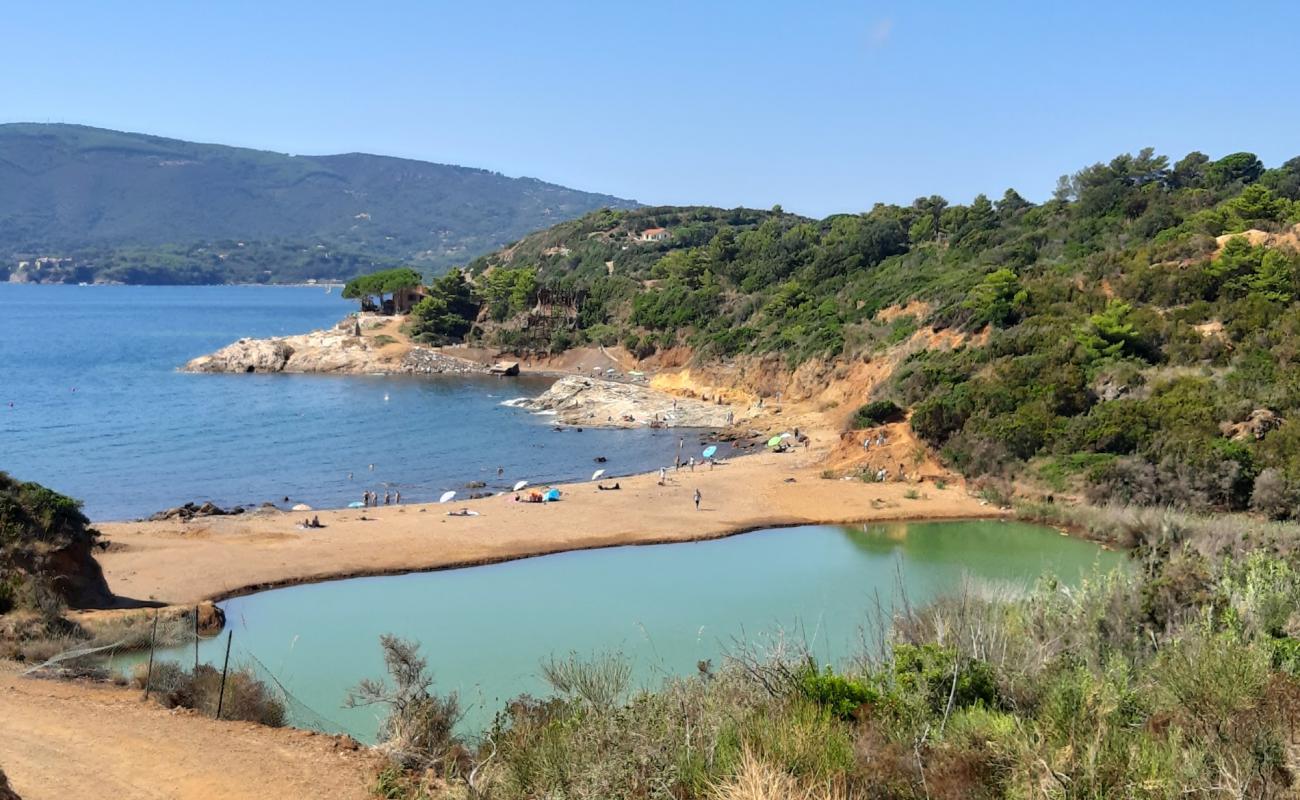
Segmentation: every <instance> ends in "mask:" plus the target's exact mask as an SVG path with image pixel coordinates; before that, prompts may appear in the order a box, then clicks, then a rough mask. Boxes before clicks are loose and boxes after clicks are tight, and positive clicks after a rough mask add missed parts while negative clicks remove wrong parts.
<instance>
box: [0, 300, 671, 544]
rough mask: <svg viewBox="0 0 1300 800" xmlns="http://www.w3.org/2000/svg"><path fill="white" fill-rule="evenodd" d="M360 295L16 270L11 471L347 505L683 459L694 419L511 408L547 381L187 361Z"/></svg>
mask: <svg viewBox="0 0 1300 800" xmlns="http://www.w3.org/2000/svg"><path fill="white" fill-rule="evenodd" d="M355 307H356V305H355V303H354V302H352V301H345V300H342V299H341V298H340V297H339V292H338V291H337V290H335V291H333V292H330V293H327V292H326V290H325V289H324V288H323V287H263V286H185V287H170V286H168V287H162V286H33V285H15V284H0V470H4V471H7V472H9V473H10V474H11V475H13V476H14V477H16V478H18V479H20V480H31V481H38V482H40V483H43V484H46V485H48V486H50V487H51V488H53V489H56V490H58V491H60V492H63V493H64V494H68V495H71V496H73V497H76V498H78V499H80V500H82V501H83V502H84V504H85V511H86V513H87V515H89V516H90V517H91V518H92V519H96V520H105V519H127V518H135V517H141V516H146V515H148V514H151V513H153V512H155V511H158V510H160V509H164V508H168V507H171V506H176V505H180V504H182V503H184V502H187V501H192V500H193V501H204V500H211V501H213V502H215V503H217V504H218V505H222V506H229V505H236V504H241V505H243V504H256V503H261V502H268V501H269V502H276V503H279V504H281V505H283V504H284V498H286V497H288V498H289V499H290V502H292V503H306V504H308V505H311V506H314V507H338V506H343V505H346V504H347V503H349V502H352V501H355V500H360V498H361V494H362V492H363V491H365V490H367V489H370V490H374V491H377V492H378V493H379V494H380V495H382V494H383V493H384V491H385V490H392V491H401V493H402V499H403V501H404V502H405V501H407V500H410V501H429V500H435V499H437V497H438V496H439V495H440V494H442V493H443V492H444V491H447V490H456V491H458V492H460V493H461V496H462V497H463V496H466V495H467V494H468V493H469V492H470V491H472V490H469V489H466V488H465V487H466V484H468V483H470V482H472V481H483V482H485V483H487V484H488V487H487V489H480V490H478V491H485V490H492V489H501V488H508V487H509V486H510V485H511V484H513V483H514V482H515V481H518V480H529V481H532V482H534V483H536V482H541V481H563V480H576V479H586V478H590V477H591V474H592V472H593V471H594V470H595V469H597V468H599V467H604V468H605V469H606V470H607V475H609V476H611V477H613V476H617V475H625V474H629V473H633V472H643V471H647V470H652V469H657V468H658V467H659V466H661V465H663V464H671V463H672V460H673V456H674V454H675V452H676V446H677V441H678V437H679V435H680V432H674V431H667V430H665V431H654V430H647V429H642V430H597V429H591V428H588V429H586V430H584V431H582V432H577V431H576V430H575V429H573V428H568V429H566V430H565V431H563V432H557V431H554V430H553V429H552V428H553V426H554V419H552V418H548V417H545V416H538V415H534V414H530V413H528V412H527V411H524V410H522V409H518V408H510V407H507V406H504V405H502V403H503V402H504V401H507V400H510V399H513V398H517V397H520V396H533V395H536V394H539V393H541V392H542V391H544V390H545V389H546V388H547V386H549V384H550V381H549V380H547V379H544V378H531V379H530V378H495V377H486V376H484V377H466V376H431V377H400V378H399V377H381V376H335V375H264V374H254V375H243V374H240V375H208V374H187V373H182V372H178V371H177V368H178V367H180V366H181V365H183V364H184V363H185V362H186V361H188V360H189V359H191V358H194V357H196V356H200V355H203V354H205V353H209V352H211V351H213V350H216V349H218V348H220V347H223V346H225V345H227V344H229V343H231V342H233V341H235V340H236V339H239V338H242V337H265V336H283V335H290V334H295V333H305V332H307V331H310V330H313V329H318V328H324V327H328V326H331V325H333V324H334V323H336V322H338V321H339V320H340V319H342V318H343V317H344V316H345V315H346V314H348V313H349V312H350V311H352V310H354V309H355ZM686 435H687V437H688V444H692V445H693V444H694V442H693V441H691V439H690V434H689V433H688V434H686ZM601 456H603V457H605V458H606V459H608V461H607V462H606V463H601V464H596V463H595V459H596V458H597V457H601ZM371 465H373V469H372V468H371ZM498 468H499V469H500V470H501V472H502V474H501V475H500V476H498V474H497V472H498ZM349 476H350V477H349Z"/></svg>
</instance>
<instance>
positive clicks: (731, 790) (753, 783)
mask: <svg viewBox="0 0 1300 800" xmlns="http://www.w3.org/2000/svg"><path fill="white" fill-rule="evenodd" d="M848 796H849V795H848V793H847V792H846V791H845V790H844V788H843V786H841V785H839V784H837V783H835V782H833V781H827V782H825V783H819V784H813V785H804V784H801V783H800V782H799V780H798V779H796V778H795V777H794V776H793V775H790V774H788V773H786V772H782V771H781V770H779V769H777V768H776V767H775V766H773V765H772V764H770V763H768V762H766V761H763V760H762V759H760V758H758V757H757V756H755V755H754V754H753V752H751V751H750V750H749V749H746V750H745V751H744V752H743V753H741V756H740V763H739V765H738V766H737V769H736V772H735V774H734V775H732V776H731V777H730V778H728V779H727V780H725V781H722V782H721V783H718V784H716V785H714V786H713V788H712V790H711V792H710V797H712V798H713V800H847V798H848Z"/></svg>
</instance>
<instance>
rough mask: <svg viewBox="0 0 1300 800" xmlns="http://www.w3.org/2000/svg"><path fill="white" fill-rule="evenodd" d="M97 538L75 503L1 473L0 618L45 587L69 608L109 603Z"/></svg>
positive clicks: (37, 596) (95, 532)
mask: <svg viewBox="0 0 1300 800" xmlns="http://www.w3.org/2000/svg"><path fill="white" fill-rule="evenodd" d="M98 539H99V532H98V531H96V530H95V529H93V528H91V527H90V521H89V520H88V519H86V516H85V515H84V514H82V513H81V509H80V508H79V507H78V505H77V503H76V501H74V500H72V499H71V498H69V497H64V496H63V495H61V494H58V493H57V492H54V491H51V490H49V489H47V488H45V487H44V486H41V485H40V484H36V483H23V482H20V481H16V480H14V479H13V478H11V477H9V476H8V475H7V474H5V473H4V472H0V575H4V576H5V577H6V579H7V580H6V581H4V582H3V583H0V614H3V613H5V612H6V611H8V610H9V608H10V607H11V606H12V605H14V604H17V603H19V602H32V600H33V599H35V600H36V601H37V602H39V596H40V595H41V593H42V592H43V591H44V590H47V589H48V590H49V591H52V592H54V593H55V594H57V595H58V596H59V597H60V598H62V600H63V601H64V602H66V603H67V604H68V605H70V606H73V607H74V608H89V607H101V606H104V605H106V604H108V603H110V602H111V601H112V599H113V595H112V593H111V592H110V591H109V589H108V583H107V582H106V581H105V580H104V572H103V570H101V569H100V566H99V562H98V561H96V560H95V556H94V550H95V547H96V546H97V545H98Z"/></svg>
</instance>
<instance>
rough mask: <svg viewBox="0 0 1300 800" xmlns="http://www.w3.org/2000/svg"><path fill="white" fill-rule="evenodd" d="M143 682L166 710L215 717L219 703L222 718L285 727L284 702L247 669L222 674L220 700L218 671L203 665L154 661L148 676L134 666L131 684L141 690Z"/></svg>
mask: <svg viewBox="0 0 1300 800" xmlns="http://www.w3.org/2000/svg"><path fill="white" fill-rule="evenodd" d="M146 679H148V682H149V689H150V692H151V693H153V696H155V697H157V698H158V702H160V703H162V704H163V706H164V707H166V708H177V707H180V708H192V709H195V710H196V711H199V712H200V713H202V714H203V715H205V716H215V715H216V713H217V705H218V703H219V702H220V705H221V718H222V719H236V720H246V721H249V722H257V723H260V724H262V725H269V726H271V727H273V728H278V727H280V726H282V725H284V724H285V708H284V703H282V702H281V701H280V699H279V698H278V697H276V696H275V694H273V693H272V690H271V687H269V686H268V685H267V684H266V683H264V682H262V681H260V680H258V679H257V676H256V675H255V674H254V673H253V671H252V669H250V668H241V669H235V670H232V671H230V672H229V673H228V674H227V675H226V690H225V696H224V699H222V695H221V671H220V670H218V669H216V668H215V667H212V666H209V665H207V664H200V665H199V666H198V667H197V668H196V669H194V670H193V671H187V670H186V669H185V668H184V667H182V666H181V665H180V664H177V663H176V662H174V661H155V662H154V665H153V675H152V677H150V676H149V671H148V665H147V664H137V665H136V666H135V669H134V672H133V674H132V678H131V680H132V684H133V685H134V686H135V687H136V688H137V689H144V688H145V682H146Z"/></svg>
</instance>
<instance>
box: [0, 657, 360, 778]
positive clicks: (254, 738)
mask: <svg viewBox="0 0 1300 800" xmlns="http://www.w3.org/2000/svg"><path fill="white" fill-rule="evenodd" d="M373 758H374V757H373V756H372V755H371V754H370V753H369V752H368V751H365V750H364V749H363V750H360V751H350V750H347V749H345V748H342V747H340V746H339V740H336V739H334V738H332V737H329V736H319V735H312V734H310V733H307V732H305V731H297V730H291V729H286V728H282V729H275V728H265V727H262V726H259V725H254V724H252V723H245V722H216V721H213V720H210V719H206V718H203V717H198V716H195V715H193V714H190V713H173V712H171V711H167V710H166V709H163V708H162V707H160V706H158V705H155V704H153V703H145V702H142V701H141V699H140V695H139V694H138V693H137V692H134V691H129V690H126V689H121V688H117V687H112V686H97V685H88V684H83V683H61V682H54V681H43V680H33V679H29V678H23V677H21V676H19V675H17V674H15V673H13V672H10V671H0V765H3V767H4V770H5V772H6V773H7V774H8V776H9V781H10V783H11V784H12V785H13V788H14V791H16V792H17V793H18V795H19V796H20V797H22V798H23V800H64V798H73V797H103V798H114V800H135V799H136V798H141V799H145V798H147V799H148V800H153V798H158V799H159V800H163V799H164V798H165V799H166V800H200V798H202V799H203V800H207V798H221V799H222V800H239V799H240V798H249V800H262V799H263V798H277V800H279V799H281V798H283V799H284V800H290V799H291V798H304V799H305V798H311V799H312V800H318V798H339V799H340V800H350V799H351V798H355V799H356V800H368V798H370V797H371V795H370V794H369V792H368V789H367V787H368V784H369V783H370V781H371V776H372V775H373V765H374V761H373Z"/></svg>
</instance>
